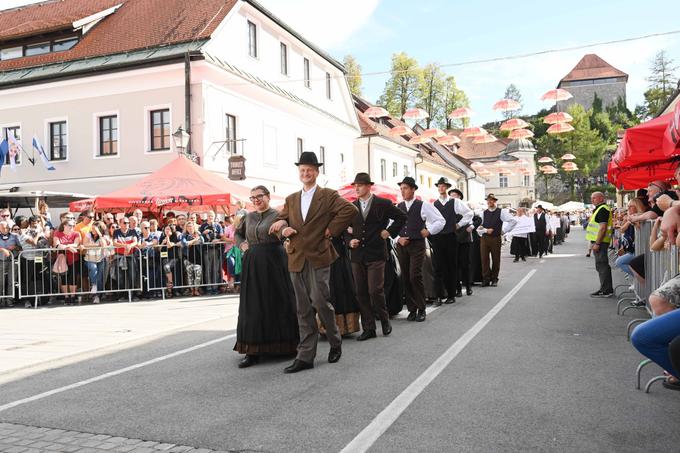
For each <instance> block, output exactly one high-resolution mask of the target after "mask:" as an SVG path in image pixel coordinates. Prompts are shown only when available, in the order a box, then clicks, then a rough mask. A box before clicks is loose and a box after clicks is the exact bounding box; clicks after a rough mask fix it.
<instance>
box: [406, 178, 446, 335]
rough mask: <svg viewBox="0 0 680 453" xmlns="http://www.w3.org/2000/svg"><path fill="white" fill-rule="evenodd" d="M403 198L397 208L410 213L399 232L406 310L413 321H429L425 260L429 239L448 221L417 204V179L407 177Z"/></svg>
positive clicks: (436, 212)
mask: <svg viewBox="0 0 680 453" xmlns="http://www.w3.org/2000/svg"><path fill="white" fill-rule="evenodd" d="M399 188H400V189H401V197H402V198H403V199H404V201H402V202H401V203H399V204H398V205H397V207H398V208H399V209H401V210H402V211H404V212H405V213H406V216H407V218H406V224H405V225H404V226H403V227H402V228H401V230H400V231H399V239H398V240H397V258H398V259H399V266H400V267H401V275H402V278H403V281H404V287H405V288H406V306H407V308H408V311H409V314H408V318H406V319H408V320H409V321H418V322H422V321H425V318H426V314H425V286H424V284H423V260H424V259H425V238H426V237H428V236H430V235H431V234H437V233H439V232H440V231H441V229H442V228H444V225H445V224H446V220H444V217H442V215H441V214H440V213H439V211H438V210H437V209H435V207H434V206H432V205H431V204H429V203H424V202H423V201H422V200H416V190H418V186H417V185H416V181H415V179H413V178H411V177H410V176H406V177H405V178H404V180H403V181H401V182H400V183H399Z"/></svg>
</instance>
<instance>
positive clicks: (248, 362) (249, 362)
mask: <svg viewBox="0 0 680 453" xmlns="http://www.w3.org/2000/svg"><path fill="white" fill-rule="evenodd" d="M259 361H260V358H259V357H258V356H256V355H246V356H245V357H244V358H242V359H241V360H240V361H239V362H238V367H239V368H248V367H249V366H253V365H255V364H256V363H258V362H259Z"/></svg>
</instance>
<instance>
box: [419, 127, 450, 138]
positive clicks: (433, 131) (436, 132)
mask: <svg viewBox="0 0 680 453" xmlns="http://www.w3.org/2000/svg"><path fill="white" fill-rule="evenodd" d="M420 135H422V136H423V137H430V138H439V137H445V136H446V132H444V131H443V130H441V129H437V128H436V127H431V128H430V129H425V130H424V131H423V132H421V133H420Z"/></svg>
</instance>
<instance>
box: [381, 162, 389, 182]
mask: <svg viewBox="0 0 680 453" xmlns="http://www.w3.org/2000/svg"><path fill="white" fill-rule="evenodd" d="M386 179H387V161H386V160H385V159H380V180H381V181H385V180H386Z"/></svg>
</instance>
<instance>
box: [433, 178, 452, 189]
mask: <svg viewBox="0 0 680 453" xmlns="http://www.w3.org/2000/svg"><path fill="white" fill-rule="evenodd" d="M439 184H444V185H446V188H447V189H448V188H449V187H451V183H450V182H449V180H448V178H445V177H443V176H442V177H441V178H439V181H437V184H435V185H434V186H435V187H438V186H439Z"/></svg>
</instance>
